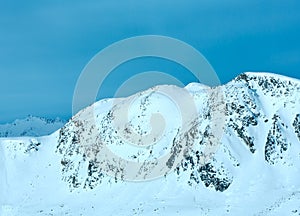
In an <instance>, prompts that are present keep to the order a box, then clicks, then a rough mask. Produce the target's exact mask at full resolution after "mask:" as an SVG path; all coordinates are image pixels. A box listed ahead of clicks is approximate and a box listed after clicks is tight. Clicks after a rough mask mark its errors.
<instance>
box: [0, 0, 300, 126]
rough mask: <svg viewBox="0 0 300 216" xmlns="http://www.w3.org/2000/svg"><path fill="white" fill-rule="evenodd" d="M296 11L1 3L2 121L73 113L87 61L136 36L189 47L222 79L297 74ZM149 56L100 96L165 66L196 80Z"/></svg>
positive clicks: (173, 4)
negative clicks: (255, 73)
mask: <svg viewBox="0 0 300 216" xmlns="http://www.w3.org/2000/svg"><path fill="white" fill-rule="evenodd" d="M299 11H300V2H299V1H296V0H295V1H291V0H287V1H277V0H272V1H271V0H265V1H258V0H253V1H240V0H228V1H217V0H206V1H202V0H194V1H176V0H173V1H169V0H168V1H162V0H147V1H145V0H144V1H143V0H139V1H133V0H131V1H128V0H124V1H115V0H91V1H77V0H72V1H71V0H64V1H58V0H51V1H50V0H45V1H40V0H28V1H9V0H1V1H0V75H1V79H0V99H1V106H0V122H6V121H11V120H14V119H15V118H21V117H24V116H26V115H29V114H32V115H38V116H46V117H56V116H59V117H62V118H68V117H70V116H71V112H72V97H73V91H74V88H75V85H76V81H77V78H78V76H79V75H80V73H81V71H82V69H83V68H84V66H85V65H86V64H87V63H88V61H89V60H90V59H91V58H92V57H93V56H94V55H95V54H96V53H97V52H99V51H100V50H102V49H103V48H105V47H107V46H108V45H110V44H112V43H113V42H116V41H119V40H121V39H125V38H127V37H132V36H138V35H145V34H157V35H165V36H170V37H174V38H177V39H180V40H182V41H184V42H186V43H188V44H190V45H192V46H193V47H195V48H196V49H198V50H199V51H200V52H201V53H202V54H203V55H204V56H205V57H206V58H207V59H208V61H209V62H210V63H211V65H212V66H213V67H214V69H215V71H216V73H217V74H218V76H219V78H220V80H221V82H222V83H226V82H228V81H230V80H231V79H233V78H234V77H235V76H237V75H238V74H240V73H242V72H245V71H272V72H276V73H280V74H283V75H287V76H291V77H296V78H299V79H300V73H299V70H300V42H299V38H300V13H299ZM148 60H149V62H151V63H149V62H148V63H147V61H145V60H143V61H137V62H131V63H129V64H128V65H127V66H126V65H124V68H123V69H122V67H120V68H119V72H118V70H116V71H114V72H113V73H112V74H111V76H110V77H108V78H107V81H106V82H105V85H103V86H102V88H101V89H100V92H99V98H102V97H111V96H112V95H113V94H114V92H115V91H116V88H117V87H118V86H119V84H118V83H122V82H123V81H124V80H122V79H128V77H130V75H132V74H135V73H139V71H140V70H142V71H144V70H146V69H147V70H160V69H162V70H165V71H166V72H167V73H169V74H171V75H173V76H177V75H178V74H181V75H180V77H178V78H179V79H180V80H181V81H182V82H183V83H185V84H187V83H188V82H191V81H195V77H193V76H191V74H190V73H188V72H184V73H183V72H182V71H184V69H182V68H180V67H179V68H178V67H176V65H172V63H170V62H163V61H161V60H157V59H148ZM122 70H123V71H122ZM124 71H125V72H124ZM179 71H180V73H179ZM120 73H122V74H123V76H120V75H119V74H120ZM124 74H125V75H124ZM176 74H177V75H176Z"/></svg>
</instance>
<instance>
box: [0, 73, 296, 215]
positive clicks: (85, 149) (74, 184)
mask: <svg viewBox="0 0 300 216" xmlns="http://www.w3.org/2000/svg"><path fill="white" fill-rule="evenodd" d="M185 89H186V90H187V91H188V92H189V94H190V95H191V96H192V98H193V101H194V102H195V105H196V113H197V115H194V116H189V115H187V117H186V118H187V119H188V120H189V123H190V124H187V126H186V127H183V126H182V125H183V121H184V119H183V117H182V113H180V106H175V107H174V104H172V101H174V100H169V99H167V98H166V97H165V95H162V94H161V93H160V92H161V91H168V92H173V93H174V94H172V95H179V96H180V95H181V93H180V91H181V90H179V88H178V87H174V86H158V87H155V88H152V89H149V90H147V91H144V92H141V93H138V94H137V95H135V98H134V100H133V101H130V99H128V98H125V99H117V100H112V99H107V100H102V101H99V102H96V103H95V104H94V105H92V106H90V107H87V108H86V109H84V110H82V111H80V112H79V113H78V114H77V115H75V116H74V117H73V118H72V119H71V120H70V121H69V122H68V123H67V124H66V125H65V126H64V127H63V128H62V129H60V130H59V131H56V132H55V133H53V134H51V135H49V136H44V137H35V138H34V137H26V138H2V139H0V206H1V208H0V215H1V216H2V215H3V216H8V215H24V216H26V215H28V216H31V215H101V216H102V215H300V180H299V179H300V173H299V169H300V81H299V80H295V79H291V78H288V77H283V76H279V75H275V74H268V73H245V74H242V75H240V76H238V77H237V78H236V79H234V80H233V81H231V82H230V83H228V84H226V85H224V86H220V87H217V88H214V89H211V88H209V87H206V86H203V85H201V84H197V83H192V84H189V85H188V86H187V87H186V88H185ZM216 92H218V93H220V92H221V93H222V95H223V97H221V99H222V101H220V98H219V97H216V95H217V93H216ZM180 98H181V99H182V100H183V101H184V98H182V97H180ZM177 99H178V98H177ZM177 99H176V98H175V101H176V100H177ZM126 100H129V101H130V109H129V110H128V112H127V113H128V116H127V117H128V121H129V123H130V126H131V130H132V131H131V132H133V131H135V132H136V133H137V134H140V135H141V136H142V135H143V134H147V132H149V130H151V125H150V124H149V119H150V118H151V114H152V113H160V114H161V115H162V116H163V117H164V130H163V132H164V133H163V135H162V136H161V137H160V139H159V140H158V141H157V143H156V144H155V145H153V146H147V147H143V148H141V147H139V146H134V145H130V142H129V141H126V139H125V141H124V139H122V137H121V136H120V133H119V131H116V124H115V123H114V122H115V118H118V117H119V118H123V117H120V116H118V115H121V114H122V113H120V112H118V108H120V107H122V106H124V104H125V105H126V103H125V102H126ZM220 102H222V103H220ZM178 103H180V101H179V102H178ZM216 113H217V114H218V115H216ZM220 113H221V114H223V116H225V119H224V122H223V123H224V124H223V125H222V127H221V128H222V129H223V130H224V133H223V136H222V138H221V142H220V143H217V141H216V139H215V138H216V136H217V135H216V133H217V132H216V131H214V129H216V128H214V127H213V124H214V122H215V121H216V118H215V117H216V116H217V117H220V116H219V114H220ZM189 118H191V119H189ZM214 118H215V119H214ZM220 118H221V117H220ZM184 128H185V129H186V130H183V129H184ZM217 129H220V128H218V127H217ZM95 131H96V132H97V133H98V135H97V136H93V137H91V136H89V134H93V132H95ZM126 131H127V132H128V130H127V129H126ZM149 139H150V138H149ZM103 143H105V145H107V147H108V148H109V149H110V150H111V152H113V153H115V154H117V155H119V156H120V157H121V158H123V160H119V161H118V162H119V164H120V167H119V168H122V167H126V165H127V164H126V163H125V162H124V159H125V161H133V162H140V161H147V160H150V161H151V160H156V159H157V158H159V157H162V156H163V155H166V154H167V152H169V151H171V152H172V151H173V153H174V152H175V153H174V154H175V155H176V154H177V153H178V154H179V152H176V151H174V149H175V150H176V147H177V146H178V145H181V146H187V147H189V148H188V150H189V151H186V152H185V154H184V158H183V160H182V161H181V162H180V163H179V164H178V165H177V166H176V167H175V169H173V170H171V172H170V173H169V174H166V175H165V176H162V177H160V178H156V179H153V180H147V181H140V180H141V178H145V179H147V176H146V175H141V173H136V174H135V175H133V176H134V177H135V178H136V180H138V179H139V181H134V179H131V181H126V179H124V176H127V177H128V172H131V171H132V170H126V169H117V168H115V167H109V166H108V165H109V164H106V162H105V160H104V159H103V158H105V155H104V156H103V157H102V156H101V151H102V150H103V149H102V148H101V147H102V145H103ZM208 145H210V146H216V147H217V148H216V149H214V151H213V152H212V153H214V154H212V156H211V157H208V158H206V160H204V161H203V160H202V159H203V156H205V154H206V153H207V150H208V149H207V146H208ZM98 150H100V151H98ZM150 152H151V153H150ZM174 154H172V156H174ZM102 159H103V160H102ZM168 162H169V161H168ZM105 165H107V167H105ZM144 168H145V169H148V171H149V172H150V171H151V167H150V166H145V167H144ZM105 169H110V171H111V173H113V174H114V175H107V171H109V170H105ZM111 173H110V174H111ZM144 174H145V173H144ZM122 177H123V178H122Z"/></svg>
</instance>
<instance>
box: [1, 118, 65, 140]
mask: <svg viewBox="0 0 300 216" xmlns="http://www.w3.org/2000/svg"><path fill="white" fill-rule="evenodd" d="M65 123H66V121H64V120H62V119H59V118H56V119H46V118H41V117H35V116H28V117H26V118H24V119H17V120H15V121H13V122H12V123H7V124H0V137H21V136H35V137H38V136H44V135H49V134H51V133H53V132H54V131H56V130H58V129H60V128H62V127H63V126H64V124H65Z"/></svg>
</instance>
